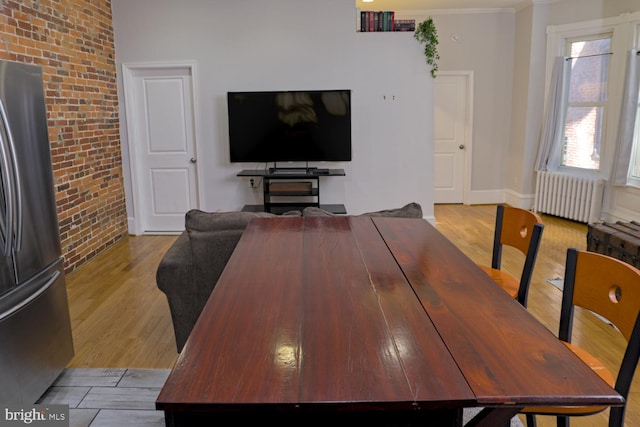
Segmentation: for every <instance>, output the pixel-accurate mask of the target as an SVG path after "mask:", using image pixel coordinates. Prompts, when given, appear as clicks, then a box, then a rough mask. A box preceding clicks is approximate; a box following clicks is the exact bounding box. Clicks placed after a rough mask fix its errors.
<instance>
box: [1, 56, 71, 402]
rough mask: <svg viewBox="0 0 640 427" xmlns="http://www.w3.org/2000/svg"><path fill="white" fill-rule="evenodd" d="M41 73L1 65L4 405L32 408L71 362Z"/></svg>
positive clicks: (26, 67) (30, 68)
mask: <svg viewBox="0 0 640 427" xmlns="http://www.w3.org/2000/svg"><path fill="white" fill-rule="evenodd" d="M59 233H60V232H59V228H58V218H57V214H56V203H55V196H54V186H53V173H52V167H51V153H50V148H49V137H48V131H47V117H46V106H45V99H44V89H43V79H42V70H41V68H40V67H38V66H33V65H27V64H19V63H14V62H7V61H0V404H4V403H9V404H14V403H19V404H33V403H35V402H36V400H37V399H38V398H39V397H40V396H41V395H42V394H43V393H44V392H45V391H46V389H47V388H48V387H49V386H50V385H51V383H52V382H53V381H54V380H55V379H56V377H57V376H58V375H59V374H60V373H61V372H62V370H63V369H64V367H65V366H66V365H67V363H69V361H70V360H71V357H72V356H73V341H72V337H71V324H70V320H69V306H68V302H67V290H66V287H65V278H64V270H63V264H62V252H61V248H60V234H59Z"/></svg>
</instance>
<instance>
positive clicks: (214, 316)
mask: <svg viewBox="0 0 640 427" xmlns="http://www.w3.org/2000/svg"><path fill="white" fill-rule="evenodd" d="M622 403H623V398H622V397H621V396H620V395H619V394H618V393H617V392H616V391H615V390H613V389H612V388H611V387H609V386H608V385H606V384H605V383H604V382H603V381H602V380H600V378H599V377H598V376H597V375H595V374H594V373H593V372H592V371H591V370H590V369H589V368H588V367H587V366H586V365H585V364H583V363H582V362H581V361H580V360H579V359H578V358H577V357H576V356H575V355H574V354H573V353H571V352H570V351H569V350H568V349H567V348H566V347H565V346H564V345H563V344H562V343H561V342H560V341H559V340H558V339H557V338H556V336H555V335H554V334H553V333H552V332H550V331H549V330H548V329H547V328H545V327H544V326H543V325H542V324H541V323H539V322H538V321H537V320H536V319H535V318H534V317H533V316H532V315H531V314H529V312H527V310H526V309H525V308H524V307H522V306H521V305H520V304H518V303H517V302H516V301H515V300H514V299H512V298H510V297H509V296H508V295H507V294H506V293H505V292H504V291H503V290H502V289H500V288H499V287H498V286H497V285H496V284H495V283H494V282H493V281H492V280H491V279H490V278H489V277H488V276H487V275H486V274H485V273H483V272H482V270H480V268H479V267H477V266H476V264H475V263H474V262H473V261H471V260H470V259H469V258H468V257H467V256H466V255H465V254H464V253H462V252H461V251H460V250H459V249H458V248H457V247H456V246H455V245H453V244H452V243H451V242H450V241H449V240H448V239H447V238H446V237H444V236H443V235H442V234H441V233H440V232H439V231H438V230H437V229H436V228H435V227H434V226H432V225H431V224H430V223H429V222H428V221H426V220H423V219H408V218H390V217H368V216H336V217H307V218H299V217H298V218H293V217H277V218H261V219H254V220H253V221H252V222H251V223H250V224H249V226H248V227H247V229H246V230H245V232H244V234H243V236H242V238H241V239H240V242H239V243H238V245H237V247H236V249H235V251H234V253H233V255H232V256H231V259H230V260H229V262H228V264H227V266H226V268H225V270H224V272H223V274H222V276H221V277H220V279H219V281H218V283H217V285H216V286H215V288H214V290H213V292H212V294H211V297H210V298H209V300H208V302H207V304H206V306H205V308H204V310H203V312H202V314H201V315H200V318H199V319H198V322H197V323H196V325H195V327H194V329H193V332H192V333H191V335H190V337H189V339H188V341H187V343H186V345H185V347H184V349H183V351H182V353H181V354H180V356H179V358H178V360H177V362H176V365H175V366H174V368H173V369H172V371H171V373H170V375H169V377H168V379H167V381H166V383H165V385H164V387H163V388H162V390H161V392H160V394H159V396H158V398H157V400H156V408H157V409H160V410H163V411H164V413H165V422H166V425H167V426H196V425H214V424H213V423H218V424H219V425H226V424H227V423H233V424H234V425H235V424H238V423H240V422H250V420H258V421H259V422H261V423H262V422H264V423H276V424H277V425H279V426H283V425H284V426H290V425H291V426H292V425H296V426H300V425H307V424H310V423H312V422H314V423H328V424H327V425H330V426H334V425H341V426H342V425H344V426H346V425H353V424H355V423H358V424H359V425H360V424H362V425H367V424H368V425H375V426H413V425H421V426H461V425H462V413H463V409H464V408H484V409H482V410H481V411H480V412H479V413H478V414H477V415H476V416H475V418H473V420H471V421H470V423H469V424H467V425H469V426H492V427H495V426H502V425H504V424H505V423H507V422H508V420H509V419H510V418H511V417H513V416H514V415H515V414H517V413H518V411H519V410H520V409H521V408H522V407H525V406H550V405H566V406H582V405H592V406H598V405H604V406H619V405H621V404H622ZM238 425H239V424H238Z"/></svg>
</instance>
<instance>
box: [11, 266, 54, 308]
mask: <svg viewBox="0 0 640 427" xmlns="http://www.w3.org/2000/svg"><path fill="white" fill-rule="evenodd" d="M58 277H60V272H59V271H55V272H54V273H53V274H52V275H51V277H50V278H49V280H47V282H46V283H45V284H44V285H42V287H41V288H40V289H38V290H37V291H35V292H34V293H33V294H31V295H29V297H28V298H25V299H24V300H22V301H20V303H18V304H16V305H14V306H12V307H11V308H10V309H8V310H6V311H5V312H3V313H0V320H2V319H5V318H7V317H9V316H11V315H12V314H13V313H15V312H17V311H19V310H20V309H22V307H25V306H26V305H27V304H29V303H30V302H31V301H33V300H35V299H37V298H38V297H39V296H40V295H42V294H43V293H45V292H46V290H47V289H49V288H50V287H51V285H53V284H54V283H55V282H56V280H58Z"/></svg>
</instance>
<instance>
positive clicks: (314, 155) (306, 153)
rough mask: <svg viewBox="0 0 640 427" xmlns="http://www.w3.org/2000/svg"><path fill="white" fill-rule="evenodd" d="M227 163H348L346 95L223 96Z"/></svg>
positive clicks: (321, 92) (348, 106)
mask: <svg viewBox="0 0 640 427" xmlns="http://www.w3.org/2000/svg"><path fill="white" fill-rule="evenodd" d="M227 106H228V113H229V151H230V161H231V162H288V161H304V162H309V161H350V160H351V91H350V90H305V91H282V92H275V91H270V92H228V93H227Z"/></svg>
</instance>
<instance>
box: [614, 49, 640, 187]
mask: <svg viewBox="0 0 640 427" xmlns="http://www.w3.org/2000/svg"><path fill="white" fill-rule="evenodd" d="M639 91H640V55H638V51H637V50H636V49H631V51H630V52H629V56H628V57H627V74H626V76H625V82H624V94H623V99H622V111H621V112H620V124H619V125H618V139H617V141H616V156H615V163H614V165H613V170H612V173H611V183H612V184H613V185H617V186H624V185H626V184H627V180H628V176H629V165H630V162H631V151H632V150H633V133H634V130H635V125H636V123H635V121H636V114H637V111H638V92H639Z"/></svg>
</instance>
